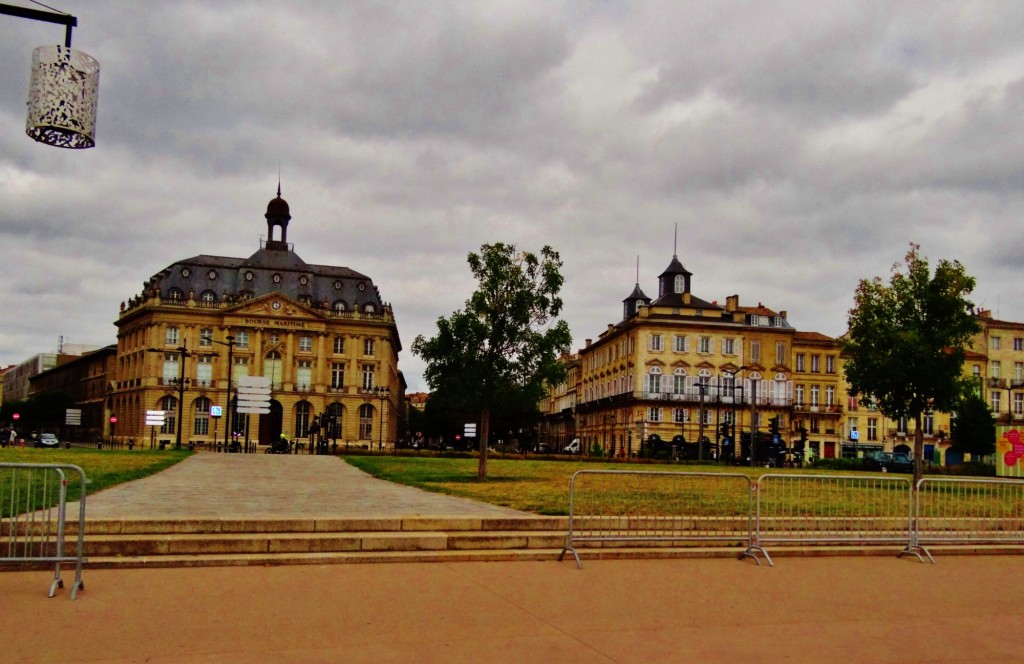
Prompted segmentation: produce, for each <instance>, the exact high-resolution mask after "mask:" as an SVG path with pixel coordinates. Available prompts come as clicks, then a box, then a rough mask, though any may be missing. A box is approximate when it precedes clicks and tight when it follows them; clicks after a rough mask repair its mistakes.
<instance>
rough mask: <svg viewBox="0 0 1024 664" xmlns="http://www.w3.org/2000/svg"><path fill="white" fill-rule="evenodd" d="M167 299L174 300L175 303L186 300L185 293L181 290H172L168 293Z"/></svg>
mask: <svg viewBox="0 0 1024 664" xmlns="http://www.w3.org/2000/svg"><path fill="white" fill-rule="evenodd" d="M167 299H168V300H174V301H175V302H180V301H181V300H184V299H185V292H184V291H182V290H181V289H180V288H172V289H171V290H169V291H167Z"/></svg>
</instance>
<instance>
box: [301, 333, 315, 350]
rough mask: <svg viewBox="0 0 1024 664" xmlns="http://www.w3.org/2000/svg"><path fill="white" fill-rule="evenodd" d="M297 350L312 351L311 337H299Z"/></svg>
mask: <svg viewBox="0 0 1024 664" xmlns="http://www.w3.org/2000/svg"><path fill="white" fill-rule="evenodd" d="M299 350H300V351H302V352H303V353H310V352H312V351H313V337H299Z"/></svg>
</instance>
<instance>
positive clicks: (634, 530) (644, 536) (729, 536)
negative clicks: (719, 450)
mask: <svg viewBox="0 0 1024 664" xmlns="http://www.w3.org/2000/svg"><path fill="white" fill-rule="evenodd" d="M751 486H752V482H751V480H750V478H749V477H747V476H746V475H738V474H727V473H686V472H656V471H640V470H636V471H633V470H579V471H576V472H575V473H574V474H573V476H572V480H571V481H570V483H569V533H568V537H567V539H566V544H565V547H564V548H563V549H562V553H561V555H560V556H559V557H558V559H559V560H562V559H563V558H564V557H565V554H566V552H571V553H572V555H573V557H574V558H575V559H576V566H577V567H578V568H582V566H583V565H582V563H581V562H580V556H579V545H581V544H592V545H597V546H600V547H624V546H629V545H636V544H639V543H644V542H645V543H648V545H653V546H669V545H671V544H672V543H674V542H681V541H713V542H718V543H740V544H741V545H742V546H743V547H744V550H743V552H742V553H741V554H740V557H741V558H744V557H746V556H750V557H752V558H754V560H755V561H757V563H758V564H759V565H760V564H761V562H760V560H758V558H757V555H756V553H755V551H754V550H753V549H752V548H751V546H750V543H751V537H752V527H753V520H752V514H753V497H752V494H751Z"/></svg>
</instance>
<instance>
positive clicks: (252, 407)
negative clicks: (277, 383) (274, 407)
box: [235, 376, 270, 415]
mask: <svg viewBox="0 0 1024 664" xmlns="http://www.w3.org/2000/svg"><path fill="white" fill-rule="evenodd" d="M235 410H236V412H239V413H260V414H263V415H265V414H267V413H269V412H270V379H269V378H267V377H265V376H243V377H241V378H239V379H238V408H236V409H235Z"/></svg>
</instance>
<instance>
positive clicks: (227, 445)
mask: <svg viewBox="0 0 1024 664" xmlns="http://www.w3.org/2000/svg"><path fill="white" fill-rule="evenodd" d="M224 338H225V339H227V341H217V340H216V339H207V341H212V342H213V343H215V344H220V345H221V346H227V347H228V388H227V395H228V416H227V426H226V427H224V451H225V452H230V451H231V443H232V442H233V441H232V440H231V436H232V433H233V429H234V428H235V425H234V422H233V421H232V420H231V370H232V368H234V351H235V337H234V335H231V334H229V335H228V336H226V337H224Z"/></svg>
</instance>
